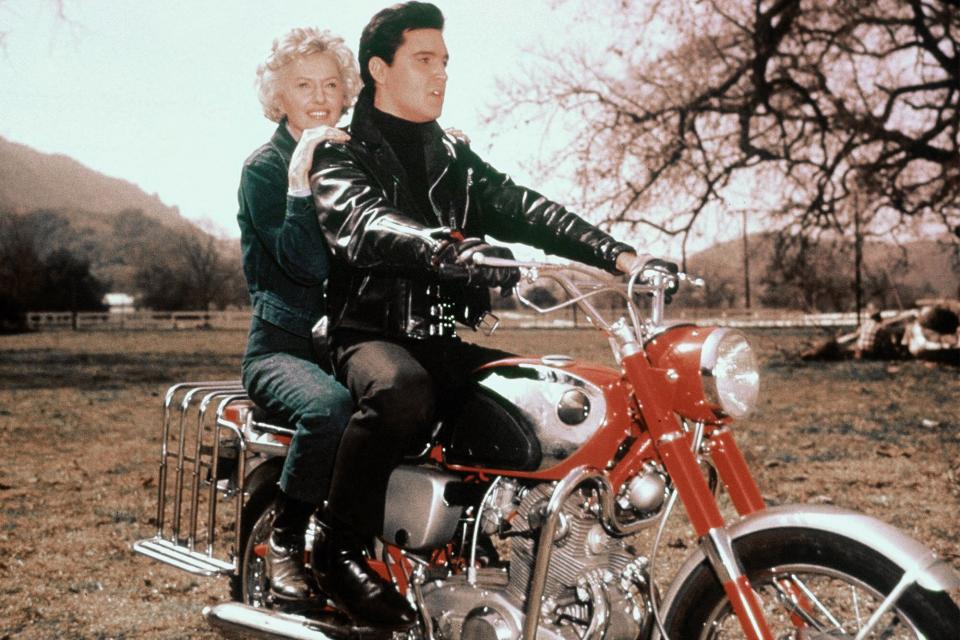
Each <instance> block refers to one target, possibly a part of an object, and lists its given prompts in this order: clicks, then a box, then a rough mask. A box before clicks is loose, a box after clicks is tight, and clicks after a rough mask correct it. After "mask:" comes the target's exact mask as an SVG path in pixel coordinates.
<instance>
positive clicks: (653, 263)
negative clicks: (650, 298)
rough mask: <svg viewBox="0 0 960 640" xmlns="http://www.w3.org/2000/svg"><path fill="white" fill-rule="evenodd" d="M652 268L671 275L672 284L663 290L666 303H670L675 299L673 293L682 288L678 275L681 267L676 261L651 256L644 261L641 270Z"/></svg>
mask: <svg viewBox="0 0 960 640" xmlns="http://www.w3.org/2000/svg"><path fill="white" fill-rule="evenodd" d="M651 269H652V270H655V271H659V272H660V273H662V274H664V275H666V276H670V286H669V287H667V288H666V289H664V291H663V301H664V303H665V304H670V302H671V301H673V294H675V293H676V292H677V291H678V290H679V289H680V278H678V277H677V274H678V273H680V267H679V266H677V263H676V262H670V261H669V260H664V259H663V258H652V257H651V258H649V259H647V260H645V261H644V263H643V267H642V268H641V270H640V271H641V273H642V272H644V271H648V270H651Z"/></svg>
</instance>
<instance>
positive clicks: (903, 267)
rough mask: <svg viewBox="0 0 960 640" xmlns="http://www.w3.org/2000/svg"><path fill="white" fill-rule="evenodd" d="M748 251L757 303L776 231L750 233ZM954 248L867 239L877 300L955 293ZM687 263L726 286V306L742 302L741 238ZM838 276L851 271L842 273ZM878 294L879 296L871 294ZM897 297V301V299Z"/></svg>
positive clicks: (958, 281) (958, 282)
mask: <svg viewBox="0 0 960 640" xmlns="http://www.w3.org/2000/svg"><path fill="white" fill-rule="evenodd" d="M747 244H748V247H749V253H750V289H751V298H752V305H753V306H757V307H759V306H762V303H761V302H760V300H761V298H762V297H763V294H764V292H765V290H766V288H767V286H769V285H767V284H765V282H764V280H765V276H766V275H767V273H768V271H769V269H770V265H771V263H772V261H773V256H774V247H775V237H774V236H773V235H772V234H765V233H755V234H751V235H749V236H748V238H747ZM953 251H954V249H952V248H951V247H949V246H945V245H943V244H938V243H937V242H936V241H934V240H918V241H913V242H908V243H905V244H903V245H902V246H897V245H895V244H893V243H886V242H877V241H869V242H867V243H865V245H864V250H863V253H864V265H865V273H866V277H868V278H870V279H871V280H872V282H871V283H869V284H867V285H866V288H868V289H869V288H870V286H871V285H872V286H873V288H874V289H875V290H880V291H881V292H882V299H876V300H875V301H876V302H878V303H880V304H883V305H886V306H888V307H890V308H894V307H896V306H898V304H902V305H903V306H905V307H907V306H911V305H912V304H913V302H914V300H915V299H918V298H929V297H957V295H958V287H960V274H958V273H957V272H956V271H954V270H953V268H952V266H951V258H952V255H953ZM687 268H688V270H689V271H690V272H691V273H694V274H696V275H699V276H702V277H703V278H704V279H705V280H706V281H707V285H708V287H709V286H711V285H713V287H714V288H715V289H716V288H723V289H725V291H726V294H727V296H726V297H727V299H730V300H732V301H733V302H732V303H731V304H729V305H728V306H736V307H742V306H743V300H744V278H743V240H742V239H737V240H730V241H728V242H721V243H719V244H716V245H714V246H712V247H710V248H708V249H705V250H703V251H701V252H699V253H696V254H694V255H692V256H690V257H689V258H688V259H687ZM840 277H847V275H846V274H840ZM848 277H849V279H850V288H851V290H852V288H853V278H854V273H853V264H852V262H851V264H850V266H849V276H848ZM871 297H873V298H877V297H878V296H876V295H875V296H871ZM898 301H899V302H898Z"/></svg>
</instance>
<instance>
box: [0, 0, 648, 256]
mask: <svg viewBox="0 0 960 640" xmlns="http://www.w3.org/2000/svg"><path fill="white" fill-rule="evenodd" d="M62 2H63V6H64V14H65V16H66V20H59V19H58V18H57V15H56V10H55V7H56V2H54V1H53V0H50V1H47V0H0V31H5V32H7V35H6V37H5V39H4V47H5V50H4V51H2V52H0V87H2V89H0V136H3V137H5V138H7V139H10V140H13V141H15V142H19V143H21V144H26V145H28V146H31V147H33V148H35V149H37V150H39V151H42V152H45V153H61V154H65V155H68V156H71V157H73V158H74V159H76V160H78V161H79V162H81V163H83V164H84V165H86V166H88V167H90V168H92V169H94V170H96V171H99V172H101V173H104V174H106V175H109V176H113V177H118V178H123V179H125V180H128V181H130V182H133V183H135V184H137V185H138V186H139V187H140V188H142V189H143V190H144V191H146V192H147V193H155V194H157V195H158V196H159V197H160V198H161V200H163V202H165V203H166V204H169V205H172V206H177V207H179V209H180V212H181V214H182V215H184V216H185V217H187V218H189V219H191V220H194V221H198V222H202V223H204V224H207V225H208V226H209V225H212V228H213V229H214V230H216V231H218V232H220V233H221V234H223V235H226V236H230V237H235V236H237V235H238V234H239V231H238V229H237V225H236V210H237V204H236V189H237V183H238V180H239V176H240V168H241V166H242V163H243V160H244V159H245V158H246V157H247V156H248V155H249V154H250V153H251V152H252V151H253V150H254V149H256V148H257V147H258V146H259V145H260V144H262V143H263V142H265V141H266V140H267V139H268V138H269V136H270V135H271V133H272V132H273V130H274V128H275V126H276V125H274V123H272V122H270V121H269V120H267V119H266V118H265V117H263V115H262V112H261V109H260V104H259V102H258V101H257V98H256V95H255V91H254V89H253V80H254V74H255V70H256V67H257V65H258V64H260V63H261V62H262V61H263V60H264V58H265V57H266V55H267V53H268V52H269V49H270V45H271V43H272V41H273V39H274V38H276V37H277V36H280V35H282V34H283V33H285V32H286V31H288V30H289V29H290V28H292V27H295V26H317V27H320V28H326V29H329V30H331V31H333V32H334V33H337V34H339V35H342V36H343V37H344V39H345V40H346V42H347V44H348V45H349V46H350V48H351V49H352V50H354V51H355V50H356V44H357V41H358V40H359V34H360V32H361V30H362V28H363V26H364V25H365V24H366V22H367V21H368V20H369V18H370V17H371V16H372V15H373V14H374V13H375V12H376V11H378V10H379V9H381V8H383V7H384V6H387V5H389V4H390V3H391V2H392V0H372V1H371V0H338V1H336V2H333V1H330V0H312V1H306V0H278V1H276V2H266V1H265V0H229V1H228V0H163V1H162V2H161V1H157V0H62ZM436 4H437V5H438V6H439V7H440V8H441V9H442V10H443V12H444V14H445V16H446V19H447V24H446V28H445V30H444V37H445V39H446V43H447V48H448V49H449V51H450V55H451V59H450V65H449V68H448V70H449V71H448V72H449V77H450V80H449V84H448V89H447V95H446V103H445V107H444V112H443V115H442V117H441V118H440V122H441V124H442V125H443V126H445V127H448V126H455V127H457V128H459V129H461V130H463V131H464V132H466V133H467V135H469V137H470V138H471V140H472V146H473V147H474V149H475V150H476V151H477V152H478V153H480V154H481V155H482V156H483V157H484V158H485V159H486V160H487V161H488V162H490V163H491V164H492V165H494V166H495V167H497V168H498V169H500V170H501V171H504V172H506V173H508V174H510V175H512V176H513V177H514V178H515V179H516V180H517V181H518V182H520V183H522V184H525V185H527V186H531V187H534V188H537V189H538V190H540V191H542V192H543V193H544V194H545V195H547V196H550V197H552V198H555V199H558V200H561V201H562V199H563V196H564V195H565V193H569V192H570V191H569V190H570V186H569V184H568V183H567V182H566V181H565V180H564V179H563V177H562V176H558V177H556V178H555V179H548V180H546V181H543V180H540V181H537V180H536V179H535V178H534V177H533V176H531V175H530V174H529V173H528V172H527V171H525V170H524V166H525V163H526V166H530V164H529V163H531V162H532V161H533V160H535V158H536V154H537V150H538V149H539V148H541V147H542V145H541V142H542V140H540V139H539V137H538V136H542V134H543V130H542V129H538V128H537V127H536V126H532V127H530V128H529V129H528V130H524V131H520V132H517V131H514V132H507V133H504V132H503V131H497V132H496V133H497V134H498V135H493V133H494V129H495V128H496V126H497V123H491V124H489V125H485V124H484V123H483V122H482V116H483V114H484V111H485V109H487V108H489V106H490V105H492V104H495V103H496V100H497V80H498V79H500V80H501V81H508V82H509V81H513V80H512V79H513V78H516V77H519V74H518V68H519V65H520V64H521V63H522V60H523V57H524V51H525V47H529V46H530V44H531V43H534V42H535V43H538V44H542V45H545V46H546V47H548V48H552V47H553V45H554V43H555V44H556V48H559V47H561V46H562V45H563V44H564V43H565V40H566V39H567V38H568V37H569V29H568V28H566V25H568V24H569V17H568V16H567V15H565V14H564V11H568V10H567V9H564V7H563V5H561V7H560V8H556V7H552V4H553V3H551V2H550V0H527V1H524V2H522V3H521V2H516V1H515V0H485V1H484V2H474V1H465V0H448V1H444V0H436ZM580 28H581V29H582V30H585V31H584V32H585V33H587V34H589V35H590V37H591V38H592V39H593V40H594V41H595V42H596V43H597V45H598V46H602V44H603V40H602V38H603V33H602V32H601V31H597V32H596V33H595V34H592V33H591V32H590V25H580ZM347 117H349V114H348V116H347ZM341 124H343V123H341ZM548 146H549V145H548ZM653 248H654V247H650V248H648V250H649V249H653Z"/></svg>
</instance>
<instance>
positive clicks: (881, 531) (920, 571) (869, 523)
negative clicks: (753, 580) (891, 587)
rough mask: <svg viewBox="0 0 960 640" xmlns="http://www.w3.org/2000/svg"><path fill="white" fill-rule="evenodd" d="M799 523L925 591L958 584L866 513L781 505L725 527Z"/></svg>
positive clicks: (751, 529) (680, 579) (687, 567)
mask: <svg viewBox="0 0 960 640" xmlns="http://www.w3.org/2000/svg"><path fill="white" fill-rule="evenodd" d="M782 528H803V529H814V530H819V531H824V532H826V533H833V534H836V535H839V536H843V537H845V538H849V539H850V540H853V541H855V542H858V543H860V544H862V545H864V546H866V547H868V548H870V549H873V550H874V551H876V552H877V553H879V554H881V555H883V556H884V557H886V558H889V559H890V560H891V561H892V562H894V563H895V564H897V565H898V566H899V567H900V568H901V569H903V571H904V572H913V575H916V576H917V580H916V582H917V584H919V585H920V586H921V587H923V588H924V589H928V590H930V591H946V590H950V589H957V588H960V576H958V575H957V573H956V571H954V570H953V567H951V566H950V565H949V564H948V563H947V562H946V561H944V560H942V559H941V558H938V557H937V556H936V555H935V554H934V553H933V552H932V551H930V549H928V548H927V547H925V546H924V545H923V544H921V543H920V542H918V541H917V540H914V539H913V538H911V537H910V536H908V535H906V534H905V533H903V532H902V531H900V530H899V529H897V528H896V527H893V526H891V525H889V524H887V523H885V522H882V521H881V520H877V519H876V518H873V517H871V516H868V515H864V514H862V513H857V512H856V511H850V510H847V509H840V508H838V507H830V506H820V505H783V506H779V507H771V508H769V509H765V510H763V511H758V512H756V513H753V514H750V515H749V516H746V517H745V518H744V519H743V520H741V521H739V522H737V523H736V524H734V525H733V526H731V527H730V528H729V533H730V537H731V538H732V539H734V540H736V539H737V538H740V537H742V536H746V535H749V534H753V533H756V532H758V531H765V530H769V529H782ZM704 557H705V556H704V554H703V552H702V551H700V550H698V551H696V552H694V553H693V554H691V556H690V557H689V558H687V560H686V562H684V564H683V566H682V567H680V569H679V571H678V572H677V575H676V576H675V577H674V579H673V582H672V583H671V584H670V589H669V590H668V591H667V594H666V596H665V597H664V601H663V604H662V605H661V606H660V610H661V611H669V610H670V607H671V606H672V605H673V601H674V599H675V598H676V596H677V592H678V591H679V589H680V586H681V585H682V584H683V583H684V582H686V580H687V579H688V578H689V577H690V574H691V573H693V570H694V569H695V568H696V567H697V565H699V564H700V563H701V562H703V560H704Z"/></svg>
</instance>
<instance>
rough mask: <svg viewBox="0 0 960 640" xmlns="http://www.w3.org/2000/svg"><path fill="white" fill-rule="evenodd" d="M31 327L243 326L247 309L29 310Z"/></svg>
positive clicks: (43, 328) (169, 327) (28, 316)
mask: <svg viewBox="0 0 960 640" xmlns="http://www.w3.org/2000/svg"><path fill="white" fill-rule="evenodd" d="M27 326H28V327H30V328H31V329H37V330H46V329H77V330H78V331H80V330H83V331H86V330H91V329H94V330H95V329H200V328H208V329H247V328H248V327H249V326H250V310H249V309H240V310H235V311H132V312H127V313H110V312H107V311H104V312H97V311H81V312H79V313H77V314H76V319H74V314H73V313H71V312H69V311H33V312H30V313H28V314H27Z"/></svg>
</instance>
